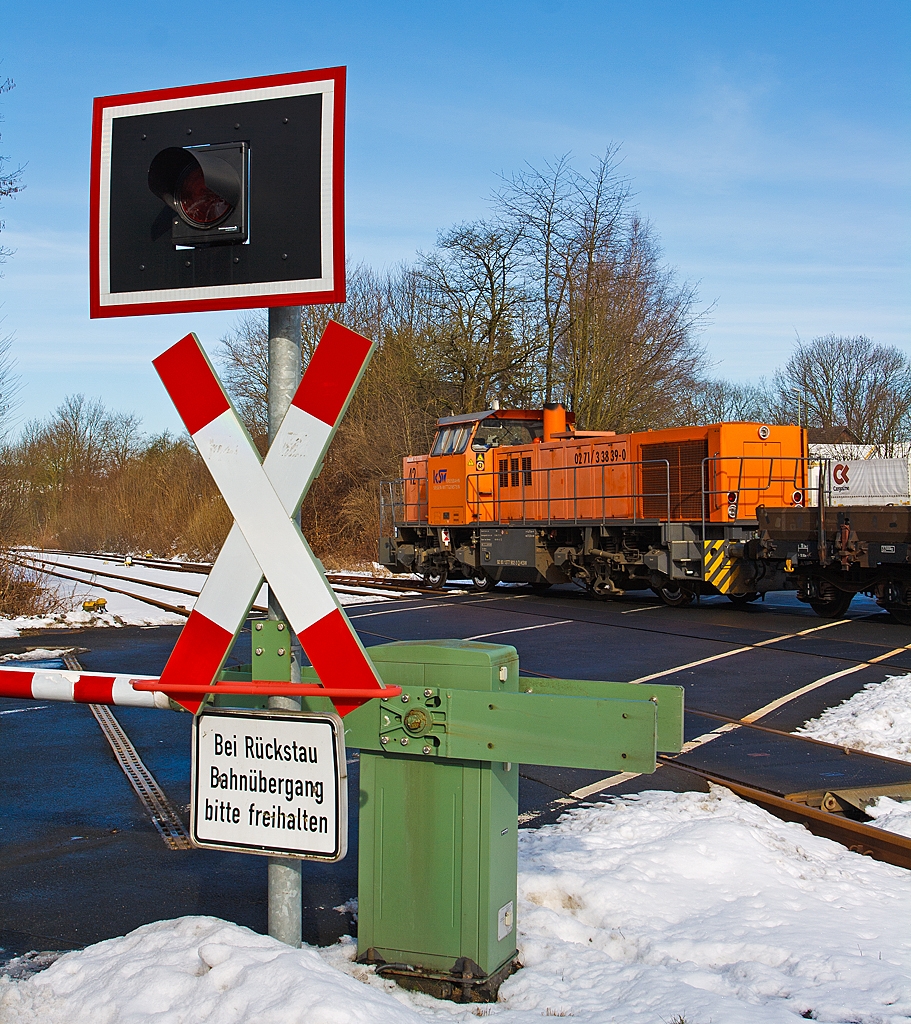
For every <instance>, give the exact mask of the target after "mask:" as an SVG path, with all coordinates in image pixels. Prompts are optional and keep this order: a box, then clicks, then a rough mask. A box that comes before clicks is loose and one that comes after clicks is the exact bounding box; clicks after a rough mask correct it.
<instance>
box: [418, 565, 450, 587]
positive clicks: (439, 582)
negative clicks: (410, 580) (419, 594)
mask: <svg viewBox="0 0 911 1024" xmlns="http://www.w3.org/2000/svg"><path fill="white" fill-rule="evenodd" d="M421 575H422V576H423V578H424V583H425V585H426V586H428V587H432V588H433V589H434V590H442V589H443V587H444V586H445V584H446V578H447V576H448V575H449V574H448V573H447V572H446V570H445V569H439V568H437V567H436V566H433V567H432V568H430V569H425V570H424V572H423V573H421Z"/></svg>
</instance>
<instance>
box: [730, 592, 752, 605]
mask: <svg viewBox="0 0 911 1024" xmlns="http://www.w3.org/2000/svg"><path fill="white" fill-rule="evenodd" d="M758 599H759V594H757V593H755V592H751V593H749V594H728V600H729V601H731V602H732V603H733V604H736V605H743V604H749V603H750V602H751V601H756V600H758Z"/></svg>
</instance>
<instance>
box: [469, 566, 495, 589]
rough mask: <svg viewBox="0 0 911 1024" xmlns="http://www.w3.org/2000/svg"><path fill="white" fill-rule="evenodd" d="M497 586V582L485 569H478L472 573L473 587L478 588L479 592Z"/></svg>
mask: <svg viewBox="0 0 911 1024" xmlns="http://www.w3.org/2000/svg"><path fill="white" fill-rule="evenodd" d="M495 586H496V583H495V582H494V581H493V580H492V579H491V578H490V577H489V576H488V575H487V573H486V572H484V570H483V569H477V570H475V572H473V573H472V574H471V589H472V590H476V591H478V592H479V593H483V592H484V591H485V590H491V589H492V588H493V587H495Z"/></svg>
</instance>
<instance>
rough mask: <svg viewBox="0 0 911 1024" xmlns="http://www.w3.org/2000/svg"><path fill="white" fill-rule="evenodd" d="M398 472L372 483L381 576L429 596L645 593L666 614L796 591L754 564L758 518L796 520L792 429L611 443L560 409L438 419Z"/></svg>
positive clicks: (799, 459)
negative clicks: (712, 598) (780, 510)
mask: <svg viewBox="0 0 911 1024" xmlns="http://www.w3.org/2000/svg"><path fill="white" fill-rule="evenodd" d="M402 471H403V475H402V478H401V479H398V480H390V481H385V482H384V483H383V492H382V522H383V530H382V531H381V534H382V535H381V538H380V561H381V562H382V563H383V564H384V565H386V566H387V567H388V568H390V569H391V570H392V571H393V572H402V573H404V572H418V573H420V574H422V575H423V577H424V579H425V581H427V582H428V583H430V584H431V585H435V586H442V584H443V583H444V582H445V580H446V578H447V576H461V577H464V578H467V579H470V580H471V581H472V583H473V584H474V586H475V587H476V588H477V589H479V590H485V589H487V588H488V587H490V586H492V585H493V584H495V583H498V582H500V581H506V582H526V583H531V584H533V585H538V586H541V587H547V586H550V585H551V584H554V583H566V582H569V581H574V582H576V583H578V584H580V585H583V586H585V587H587V588H588V589H589V590H591V592H592V593H594V594H595V595H597V596H599V597H608V596H610V595H612V594H620V593H622V592H623V591H625V590H637V589H644V588H648V587H651V588H652V589H653V590H655V591H656V592H657V593H658V594H659V595H660V596H661V598H662V599H663V600H664V601H665V602H667V603H668V604H671V605H680V604H686V603H688V602H689V601H692V599H693V598H694V597H695V596H696V594H699V593H722V594H727V595H728V596H729V597H730V598H731V599H732V600H734V601H749V600H753V599H754V598H756V597H757V596H758V595H759V594H761V593H763V592H765V591H768V590H782V589H789V588H791V587H793V583H792V582H791V581H790V580H789V579H788V572H787V568H786V566H785V565H784V563H778V562H774V561H770V560H769V559H768V558H767V557H763V556H764V552H763V551H762V550H761V540H760V536H759V532H758V527H757V518H756V515H757V513H756V508H757V506H773V507H784V508H788V507H802V506H804V504H805V502H806V497H807V479H806V477H807V442H806V432H805V431H804V430H803V429H802V428H800V427H795V426H768V425H766V424H762V423H716V424H713V425H710V426H705V427H682V428H679V429H671V430H650V431H646V432H640V433H632V434H616V433H614V432H612V431H577V430H575V429H574V424H573V416H572V414H571V413H567V411H566V410H565V409H564V408H563V406H562V405H552V406H548V407H546V408H545V409H543V410H529V409H512V410H500V409H491V410H487V411H486V412H479V413H469V414H467V415H463V416H447V417H444V418H443V419H441V420H439V421H438V429H437V433H436V437H435V439H434V444H433V448H432V450H431V452H430V454H429V455H409V456H406V458H405V459H404V460H403V465H402Z"/></svg>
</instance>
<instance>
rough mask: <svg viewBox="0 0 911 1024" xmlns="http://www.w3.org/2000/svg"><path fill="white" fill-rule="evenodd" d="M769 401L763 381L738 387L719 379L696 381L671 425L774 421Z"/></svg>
mask: <svg viewBox="0 0 911 1024" xmlns="http://www.w3.org/2000/svg"><path fill="white" fill-rule="evenodd" d="M772 402H773V399H772V396H771V395H770V393H769V385H768V383H767V382H766V381H765V380H760V381H759V383H758V384H750V383H745V384H738V383H736V382H734V381H729V380H724V379H720V378H719V379H706V380H699V381H696V382H695V383H694V384H693V386H692V387H691V388H689V389H687V390H686V392H685V393H684V395H683V396H682V401H681V402H680V403H679V405H678V416H677V419H676V420H675V422H674V424H673V425H675V426H681V427H683V426H696V425H701V424H704V423H738V422H739V423H756V422H759V423H761V422H763V421H768V420H770V419H774V417H773V416H772V414H771V406H772Z"/></svg>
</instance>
